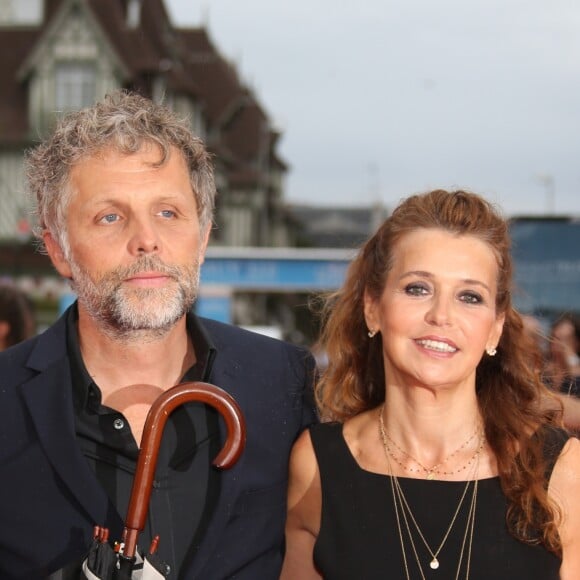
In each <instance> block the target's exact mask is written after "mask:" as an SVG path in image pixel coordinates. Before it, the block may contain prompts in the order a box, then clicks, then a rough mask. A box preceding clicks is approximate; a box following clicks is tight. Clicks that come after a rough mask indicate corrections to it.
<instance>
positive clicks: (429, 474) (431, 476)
mask: <svg viewBox="0 0 580 580" xmlns="http://www.w3.org/2000/svg"><path fill="white" fill-rule="evenodd" d="M427 479H435V474H434V473H433V472H432V471H428V472H427ZM433 561H434V562H436V561H437V560H433Z"/></svg>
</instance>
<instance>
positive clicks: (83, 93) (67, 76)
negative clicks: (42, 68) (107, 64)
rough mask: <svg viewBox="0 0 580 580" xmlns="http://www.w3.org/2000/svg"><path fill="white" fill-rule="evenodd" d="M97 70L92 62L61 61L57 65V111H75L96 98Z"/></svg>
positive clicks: (90, 103)
mask: <svg viewBox="0 0 580 580" xmlns="http://www.w3.org/2000/svg"><path fill="white" fill-rule="evenodd" d="M96 80H97V71H96V67H95V64H94V63H92V62H76V61H75V62H60V63H57V65H56V99H55V105H56V110H57V111H74V110H78V109H82V108H83V107H88V106H90V105H92V104H93V103H94V102H95V100H96V92H97V87H96V84H97V83H96Z"/></svg>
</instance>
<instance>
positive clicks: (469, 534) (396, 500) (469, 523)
mask: <svg viewBox="0 0 580 580" xmlns="http://www.w3.org/2000/svg"><path fill="white" fill-rule="evenodd" d="M383 409H384V405H383V406H381V409H380V413H379V434H380V437H381V440H382V442H383V448H384V452H385V458H386V460H387V464H388V466H389V471H390V473H391V492H392V494H393V504H394V509H395V517H396V520H397V528H398V533H399V541H400V543H401V552H402V555H403V564H404V567H405V573H406V576H407V580H410V574H409V567H408V563H407V554H406V551H405V544H404V540H403V531H402V526H401V516H402V518H403V521H404V523H405V528H406V531H407V536H408V537H409V540H410V542H411V548H412V550H413V555H414V556H415V561H416V562H417V567H418V568H419V572H420V574H421V578H422V580H425V574H424V573H423V568H422V566H421V562H420V560H419V555H418V553H417V549H416V546H415V541H414V540H413V535H412V534H411V528H410V525H409V521H408V517H407V513H408V514H409V517H410V518H411V521H412V523H413V525H414V527H415V529H416V530H417V533H418V535H419V537H420V538H421V540H422V541H423V544H424V545H425V547H426V548H427V551H428V552H429V554H430V555H431V558H432V559H431V562H430V563H429V566H430V567H431V569H433V570H437V569H438V568H439V560H438V559H437V556H438V555H439V552H440V551H441V550H442V549H443V546H444V545H445V542H446V541H447V538H448V536H449V534H450V533H451V529H452V528H453V525H454V524H455V520H456V519H457V516H458V514H459V511H460V509H461V506H462V504H463V501H464V499H465V496H466V494H467V490H468V488H469V485H470V483H471V481H472V480H473V493H472V497H471V502H470V506H469V510H468V514H467V520H466V527H465V532H464V535H463V541H462V544H461V551H460V555H459V562H458V564H457V572H456V576H455V579H456V580H458V579H459V573H460V571H461V564H462V562H463V557H464V553H465V546H466V543H467V546H468V547H467V567H466V576H465V578H466V580H468V578H469V568H470V566H471V547H472V542H473V530H474V527H475V509H476V504H477V488H478V480H477V472H478V471H479V454H480V452H481V450H482V449H483V443H482V444H480V445H479V447H478V451H477V461H476V464H475V466H474V469H473V473H472V478H471V479H468V480H467V483H466V485H465V488H464V490H463V493H462V494H461V498H460V500H459V504H458V506H457V509H456V510H455V513H454V514H453V517H452V519H451V523H450V524H449V527H448V528H447V531H446V532H445V535H444V537H443V540H442V541H441V543H440V545H439V547H438V548H437V550H436V551H435V552H433V550H432V549H431V547H430V546H429V544H428V543H427V540H426V539H425V536H424V535H423V533H422V532H421V529H420V528H419V525H418V523H417V520H416V519H415V517H414V516H413V513H412V511H411V508H410V507H409V503H408V502H407V499H406V498H405V495H404V493H403V490H402V488H401V485H400V483H399V480H398V478H397V476H396V475H395V474H394V471H393V469H392V465H391V460H390V457H389V452H388V449H387V436H386V431H385V426H384V422H383ZM399 510H400V512H401V513H399ZM468 538H469V540H468Z"/></svg>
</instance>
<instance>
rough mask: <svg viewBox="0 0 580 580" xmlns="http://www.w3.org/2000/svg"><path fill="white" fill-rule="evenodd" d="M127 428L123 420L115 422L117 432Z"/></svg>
mask: <svg viewBox="0 0 580 580" xmlns="http://www.w3.org/2000/svg"><path fill="white" fill-rule="evenodd" d="M124 426H125V421H123V419H115V420H114V421H113V427H115V429H117V431H118V430H119V429H122V428H123V427H124Z"/></svg>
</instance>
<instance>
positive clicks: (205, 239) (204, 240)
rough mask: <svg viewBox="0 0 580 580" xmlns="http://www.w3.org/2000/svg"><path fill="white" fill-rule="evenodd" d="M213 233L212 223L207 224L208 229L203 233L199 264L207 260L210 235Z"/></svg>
mask: <svg viewBox="0 0 580 580" xmlns="http://www.w3.org/2000/svg"><path fill="white" fill-rule="evenodd" d="M210 233H211V223H210V224H209V225H208V226H207V228H206V231H205V232H204V233H202V235H201V243H200V245H199V265H200V266H201V265H202V264H203V263H204V262H205V251H206V250H207V245H208V243H209V235H210Z"/></svg>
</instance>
